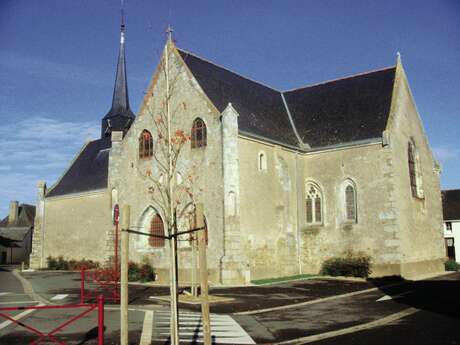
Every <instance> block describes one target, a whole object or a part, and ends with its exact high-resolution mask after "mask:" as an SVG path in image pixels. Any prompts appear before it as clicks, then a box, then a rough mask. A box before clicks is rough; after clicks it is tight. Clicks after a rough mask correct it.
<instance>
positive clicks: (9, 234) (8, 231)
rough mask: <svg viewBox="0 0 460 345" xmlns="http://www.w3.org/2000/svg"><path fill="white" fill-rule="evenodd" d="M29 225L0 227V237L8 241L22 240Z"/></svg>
mask: <svg viewBox="0 0 460 345" xmlns="http://www.w3.org/2000/svg"><path fill="white" fill-rule="evenodd" d="M29 231H31V230H30V227H15V228H0V237H2V238H4V239H6V240H10V241H22V240H23V239H24V237H25V236H26V235H27V234H28V233H29Z"/></svg>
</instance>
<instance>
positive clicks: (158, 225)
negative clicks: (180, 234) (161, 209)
mask: <svg viewBox="0 0 460 345" xmlns="http://www.w3.org/2000/svg"><path fill="white" fill-rule="evenodd" d="M150 233H151V234H152V235H156V236H164V235H165V231H164V225H163V220H162V219H161V217H160V215H158V214H156V215H154V216H153V218H152V221H151V222H150ZM149 244H150V246H151V247H154V248H163V247H164V246H165V239H164V238H161V237H154V236H152V237H149Z"/></svg>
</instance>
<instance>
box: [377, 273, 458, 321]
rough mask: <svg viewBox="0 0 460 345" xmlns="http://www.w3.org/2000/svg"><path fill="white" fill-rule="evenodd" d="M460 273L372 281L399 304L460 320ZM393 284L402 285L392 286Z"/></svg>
mask: <svg viewBox="0 0 460 345" xmlns="http://www.w3.org/2000/svg"><path fill="white" fill-rule="evenodd" d="M459 276H460V272H459V273H456V274H451V275H446V276H442V277H437V278H433V279H427V280H419V281H412V280H405V279H402V278H400V277H391V278H385V279H370V280H369V281H370V282H371V283H372V284H373V285H374V286H376V287H377V288H379V290H380V291H381V292H382V293H384V294H385V295H387V296H389V297H391V299H392V300H393V301H394V302H396V303H399V304H404V305H407V306H408V307H413V308H417V309H420V310H425V311H431V312H434V313H438V314H442V315H446V316H450V317H454V318H460V294H459V292H460V280H458V279H459ZM393 283H400V284H398V285H394V286H391V285H392V284H393Z"/></svg>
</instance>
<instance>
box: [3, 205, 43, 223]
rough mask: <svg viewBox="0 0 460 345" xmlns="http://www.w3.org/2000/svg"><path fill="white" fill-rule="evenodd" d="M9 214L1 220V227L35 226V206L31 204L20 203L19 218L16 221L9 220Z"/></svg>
mask: <svg viewBox="0 0 460 345" xmlns="http://www.w3.org/2000/svg"><path fill="white" fill-rule="evenodd" d="M8 218H9V217H8V216H6V217H5V218H3V219H2V220H1V221H0V229H1V228H12V227H25V228H31V227H33V226H34V219H35V206H34V205H29V204H20V205H19V207H18V220H17V221H16V222H14V223H11V222H9V220H8Z"/></svg>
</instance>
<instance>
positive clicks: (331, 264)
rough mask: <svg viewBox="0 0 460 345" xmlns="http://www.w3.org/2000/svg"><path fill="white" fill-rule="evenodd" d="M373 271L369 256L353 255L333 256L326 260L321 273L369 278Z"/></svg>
mask: <svg viewBox="0 0 460 345" xmlns="http://www.w3.org/2000/svg"><path fill="white" fill-rule="evenodd" d="M370 273H371V258H370V257H369V256H353V255H347V256H345V257H337V258H331V259H328V260H326V261H324V263H323V265H322V268H321V274H323V275H329V276H346V277H362V278H367V277H368V276H369V274H370Z"/></svg>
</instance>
